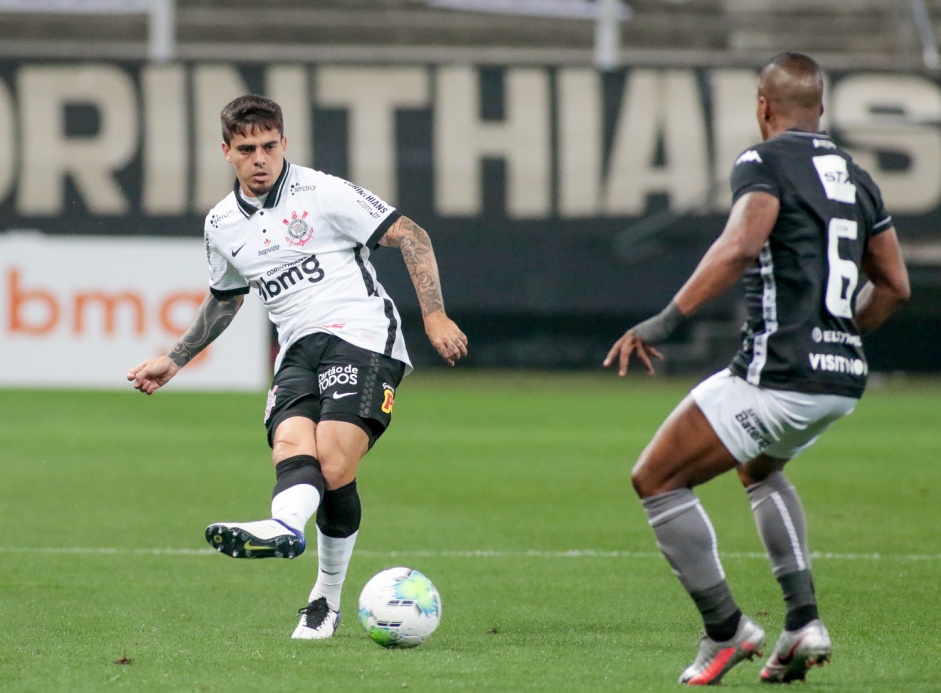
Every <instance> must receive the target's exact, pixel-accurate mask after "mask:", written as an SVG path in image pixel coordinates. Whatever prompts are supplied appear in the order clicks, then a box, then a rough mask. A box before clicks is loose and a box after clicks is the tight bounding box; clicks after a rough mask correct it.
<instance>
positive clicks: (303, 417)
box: [265, 334, 329, 462]
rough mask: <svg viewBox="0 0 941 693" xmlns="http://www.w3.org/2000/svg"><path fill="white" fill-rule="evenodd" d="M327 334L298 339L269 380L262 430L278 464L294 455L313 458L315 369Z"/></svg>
mask: <svg viewBox="0 0 941 693" xmlns="http://www.w3.org/2000/svg"><path fill="white" fill-rule="evenodd" d="M328 336H329V335H323V334H313V335H308V336H306V337H303V338H302V339H300V340H299V341H298V342H297V343H296V344H294V345H293V346H292V347H291V348H290V349H289V350H288V352H287V354H285V356H284V359H283V361H282V363H281V366H280V368H278V371H277V373H275V374H274V377H273V378H272V381H271V389H270V390H269V391H268V400H267V403H266V406H265V428H266V429H267V433H268V444H269V445H270V446H271V447H272V451H273V454H272V456H273V458H274V460H275V462H278V461H280V460H282V459H285V458H287V457H291V456H292V455H291V454H290V452H291V450H290V448H297V447H300V451H296V452H294V453H293V454H307V455H314V456H316V454H317V453H316V446H315V445H314V444H313V436H314V435H315V433H314V431H315V430H316V423H317V422H318V421H319V420H320V416H321V398H320V391H319V386H318V383H319V375H318V368H319V364H320V359H321V357H322V355H323V351H324V348H325V346H326V339H325V338H326V337H328Z"/></svg>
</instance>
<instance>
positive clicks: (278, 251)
mask: <svg viewBox="0 0 941 693" xmlns="http://www.w3.org/2000/svg"><path fill="white" fill-rule="evenodd" d="M399 216H400V215H399V213H398V212H397V211H396V210H395V209H394V208H393V207H392V206H391V205H389V204H387V203H386V202H384V201H383V200H381V199H379V198H378V197H376V196H375V195H373V194H372V193H370V192H369V191H367V190H363V189H362V188H360V187H358V186H356V185H353V184H352V183H350V182H349V181H346V180H343V179H342V178H337V177H335V176H331V175H329V174H326V173H323V172H321V171H315V170H313V169H310V168H305V167H303V166H295V165H292V164H289V163H288V162H287V161H285V162H284V169H283V170H282V172H281V175H280V176H279V177H278V180H277V182H276V183H275V184H274V186H273V187H272V189H271V191H270V192H269V193H268V196H267V198H265V202H264V204H263V205H262V207H261V208H258V207H255V206H254V205H252V204H251V203H249V202H247V201H246V200H245V197H244V195H243V194H242V191H241V189H240V187H239V184H238V181H236V183H235V189H234V190H233V191H232V192H231V193H230V194H229V195H228V196H226V198H225V199H224V200H222V201H221V202H220V203H219V204H217V205H216V206H215V207H213V209H212V210H211V211H210V212H209V214H208V216H207V217H206V225H205V236H206V255H207V257H208V259H209V268H210V270H209V271H210V280H209V286H210V290H211V291H212V292H213V294H215V295H216V296H227V295H233V294H243V293H248V292H249V290H253V291H254V292H255V293H257V294H258V296H259V298H261V300H262V302H263V303H264V304H265V307H266V308H267V310H268V316H269V317H270V318H271V321H272V322H273V323H274V324H275V326H276V327H277V329H278V343H279V345H280V351H279V353H278V358H277V359H276V361H275V370H277V368H278V367H279V366H280V365H281V360H282V359H283V358H284V354H285V353H286V352H287V350H288V349H289V348H290V346H291V345H292V344H294V343H295V342H296V341H297V340H298V339H300V338H301V337H304V336H306V335H309V334H312V333H314V332H327V333H330V334H333V335H336V336H337V337H339V338H340V339H343V340H344V341H346V342H349V343H350V344H353V345H355V346H358V347H361V348H363V349H368V350H370V351H375V352H378V353H380V354H385V355H386V356H390V357H392V358H394V359H398V360H399V361H402V362H403V363H405V364H406V367H407V369H406V372H407V371H409V370H411V362H410V361H409V358H408V352H407V351H406V349H405V340H404V338H403V336H402V329H401V326H402V321H401V319H400V318H399V313H398V310H397V309H396V307H395V304H394V303H393V302H392V299H391V298H389V296H388V294H387V293H386V292H385V289H383V288H382V285H381V284H380V283H379V281H378V279H376V270H375V268H374V267H373V266H372V264H371V263H370V262H369V253H370V250H372V249H373V248H375V247H376V245H377V244H378V243H379V239H380V238H381V237H382V236H383V234H385V232H386V231H387V230H388V229H389V227H390V226H391V225H392V224H393V223H394V222H395V220H396V219H398V218H399Z"/></svg>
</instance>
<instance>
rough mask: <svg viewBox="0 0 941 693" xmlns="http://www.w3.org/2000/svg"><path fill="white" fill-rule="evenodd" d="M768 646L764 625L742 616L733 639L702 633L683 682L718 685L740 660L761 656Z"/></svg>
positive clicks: (681, 675)
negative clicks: (696, 652) (713, 636)
mask: <svg viewBox="0 0 941 693" xmlns="http://www.w3.org/2000/svg"><path fill="white" fill-rule="evenodd" d="M764 646H765V632H764V631H763V630H762V629H761V626H759V625H758V624H757V623H755V622H754V621H752V620H751V619H750V618H748V617H747V616H742V619H741V620H740V621H739V622H738V629H737V630H736V631H735V635H734V636H732V638H731V639H729V640H725V641H723V642H718V641H716V640H713V639H712V638H710V637H709V636H707V635H704V636H702V639H701V640H700V641H699V654H697V655H696V661H694V662H693V663H692V664H690V665H689V666H688V667H686V670H685V671H684V672H683V673H682V674H680V683H685V684H686V685H687V686H714V685H716V684H717V683H719V682H720V681H721V680H722V677H723V676H725V675H726V674H727V673H728V672H729V670H731V669H732V667H734V666H735V665H736V664H738V663H739V662H741V661H743V660H745V659H753V658H754V657H755V656H761V651H762V650H763V649H764Z"/></svg>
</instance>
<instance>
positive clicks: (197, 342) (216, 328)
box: [167, 294, 244, 368]
mask: <svg viewBox="0 0 941 693" xmlns="http://www.w3.org/2000/svg"><path fill="white" fill-rule="evenodd" d="M243 300H244V296H232V297H231V298H221V299H220V298H216V297H215V296H213V295H212V294H209V295H208V296H206V298H205V300H204V301H203V302H202V304H201V305H200V306H199V310H198V311H197V313H196V318H195V319H194V320H193V324H191V325H190V326H189V329H188V330H186V333H185V334H184V335H183V336H182V337H180V341H179V342H177V343H176V346H174V347H173V349H171V350H170V353H169V354H167V356H169V357H170V358H171V359H172V360H173V362H174V363H175V364H176V365H178V366H179V367H180V368H182V367H183V366H185V365H186V364H187V363H189V362H190V361H192V360H193V359H194V358H195V357H196V355H197V354H198V353H199V352H201V351H202V350H203V349H205V348H206V347H207V346H209V345H210V344H211V343H212V342H213V340H214V339H215V338H216V337H218V336H219V335H220V334H222V333H223V331H225V328H227V327H228V326H229V324H230V323H231V322H232V318H234V317H235V314H236V313H237V312H238V310H239V308H241V307H242V301H243Z"/></svg>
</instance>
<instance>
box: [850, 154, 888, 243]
mask: <svg viewBox="0 0 941 693" xmlns="http://www.w3.org/2000/svg"><path fill="white" fill-rule="evenodd" d="M853 174H854V177H855V178H856V182H857V184H858V185H859V186H860V187H861V188H862V189H863V191H865V194H866V197H867V198H868V199H869V203H870V204H871V209H872V219H873V222H872V235H874V236H875V235H876V234H879V233H882V232H883V231H887V230H888V229H890V228H892V217H891V216H890V215H889V213H888V212H887V211H886V208H885V203H884V202H883V201H882V191H881V190H879V186H878V185H876V182H875V181H874V180H873V179H872V177H871V176H870V175H869V174H868V173H866V171H864V170H863V169H861V168H859V167H858V166H856V165H855V164H853Z"/></svg>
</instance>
